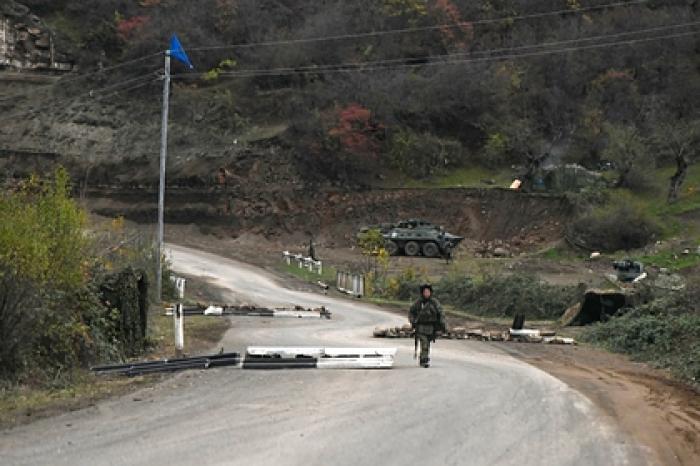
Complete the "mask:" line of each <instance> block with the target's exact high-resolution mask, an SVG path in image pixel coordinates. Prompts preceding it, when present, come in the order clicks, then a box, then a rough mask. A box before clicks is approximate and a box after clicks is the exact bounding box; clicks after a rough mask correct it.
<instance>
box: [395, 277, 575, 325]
mask: <svg viewBox="0 0 700 466" xmlns="http://www.w3.org/2000/svg"><path fill="white" fill-rule="evenodd" d="M426 280H427V279H426V278H425V275H424V274H421V273H419V272H416V271H415V270H414V269H411V268H409V269H406V270H404V271H403V272H402V273H401V274H400V275H398V276H396V277H393V278H391V279H389V285H388V287H387V289H386V294H387V296H388V297H391V298H394V299H399V300H413V299H416V298H417V297H418V287H419V285H420V284H421V283H422V282H424V281H426ZM435 296H436V297H437V298H438V300H440V302H442V303H443V304H449V305H452V306H455V307H456V308H461V309H468V310H469V311H470V312H472V313H474V314H477V315H483V316H492V317H513V316H514V315H515V314H523V315H525V317H526V318H529V319H556V318H558V317H559V316H561V314H562V313H563V312H564V311H565V310H566V309H567V308H568V307H569V306H571V305H572V304H573V303H574V302H575V301H576V299H577V298H578V291H577V289H576V287H564V286H554V285H549V284H547V283H544V282H541V281H540V280H538V279H537V278H536V277H533V276H531V275H525V274H513V275H487V276H486V277H484V278H483V280H481V281H475V280H473V279H472V278H471V277H468V276H464V275H459V274H456V275H450V276H447V277H444V278H443V279H442V280H440V281H439V282H438V283H436V284H435Z"/></svg>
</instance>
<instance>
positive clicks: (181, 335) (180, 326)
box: [173, 303, 185, 356]
mask: <svg viewBox="0 0 700 466" xmlns="http://www.w3.org/2000/svg"><path fill="white" fill-rule="evenodd" d="M173 319H174V325H175V329H174V330H175V353H176V354H177V355H178V356H181V355H182V353H183V352H184V350H185V314H184V313H183V312H182V303H177V304H176V305H175V309H174V312H173Z"/></svg>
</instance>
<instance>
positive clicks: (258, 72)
mask: <svg viewBox="0 0 700 466" xmlns="http://www.w3.org/2000/svg"><path fill="white" fill-rule="evenodd" d="M697 25H700V21H695V22H690V23H683V24H672V25H666V26H658V27H653V28H645V29H639V30H636V31H625V32H619V33H613V34H603V35H598V36H591V37H582V38H576V39H567V40H562V41H552V42H543V43H540V44H528V45H521V46H516V47H503V48H497V49H489V50H478V51H473V52H460V53H452V54H443V55H426V56H422V57H404V58H394V59H386V60H375V61H368V62H359V63H352V62H346V63H338V64H328V65H306V66H300V67H288V68H272V69H252V70H240V71H227V72H220V73H219V75H223V76H242V77H251V76H265V75H268V74H270V75H278V73H300V72H304V71H308V72H322V71H335V70H342V71H349V70H351V69H354V68H362V69H365V68H364V67H368V66H369V67H374V66H377V65H389V64H395V63H398V64H406V63H405V62H407V61H414V62H415V61H420V62H421V63H415V65H416V66H420V65H423V64H425V62H427V61H428V60H435V59H449V58H455V57H470V56H479V55H487V54H496V53H503V52H515V51H520V50H528V49H537V48H544V47H556V46H561V45H568V44H576V43H581V42H591V41H599V40H605V39H612V38H619V37H624V36H630V35H636V34H646V33H653V32H663V31H668V30H671V29H681V28H687V27H692V26H697ZM657 37H658V36H657ZM611 45H615V44H614V43H611ZM185 76H193V75H189V74H188V75H182V74H177V75H174V77H177V78H179V77H185ZM194 76H196V75H194ZM200 76H201V75H200Z"/></svg>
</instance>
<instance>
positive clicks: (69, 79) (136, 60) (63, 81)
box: [0, 52, 163, 102]
mask: <svg viewBox="0 0 700 466" xmlns="http://www.w3.org/2000/svg"><path fill="white" fill-rule="evenodd" d="M162 55H163V52H157V53H152V54H150V55H144V56H142V57H138V58H134V59H133V60H128V61H125V62H121V63H117V64H115V65H112V66H108V67H106V68H101V69H98V70H95V71H92V72H89V73H84V74H80V75H77V76H71V77H67V78H61V79H59V80H58V82H57V83H54V84H49V85H46V86H40V87H39V88H35V89H32V90H27V91H24V92H17V93H14V94H13V95H10V96H6V97H4V98H3V99H0V102H5V101H8V100H12V99H17V98H20V97H23V96H25V95H29V94H34V93H36V92H46V91H49V90H51V89H53V88H54V87H55V86H56V85H57V84H69V83H73V82H76V81H81V80H83V79H87V78H90V77H93V76H97V75H101V74H103V73H105V72H107V71H113V70H116V69H119V68H123V67H125V66H129V65H133V64H135V63H139V62H142V61H145V60H149V59H151V58H154V57H156V56H162Z"/></svg>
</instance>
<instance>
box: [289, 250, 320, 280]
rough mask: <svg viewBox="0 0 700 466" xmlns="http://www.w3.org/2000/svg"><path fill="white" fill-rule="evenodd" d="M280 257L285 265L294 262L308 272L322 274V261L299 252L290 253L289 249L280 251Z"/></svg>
mask: <svg viewBox="0 0 700 466" xmlns="http://www.w3.org/2000/svg"><path fill="white" fill-rule="evenodd" d="M282 259H283V260H284V261H285V263H286V264H287V265H292V263H296V264H297V267H299V268H300V269H306V270H308V271H309V272H316V273H317V274H319V275H322V274H323V262H322V261H316V260H313V259H312V258H311V257H304V256H302V255H301V254H292V253H291V252H289V251H283V252H282Z"/></svg>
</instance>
